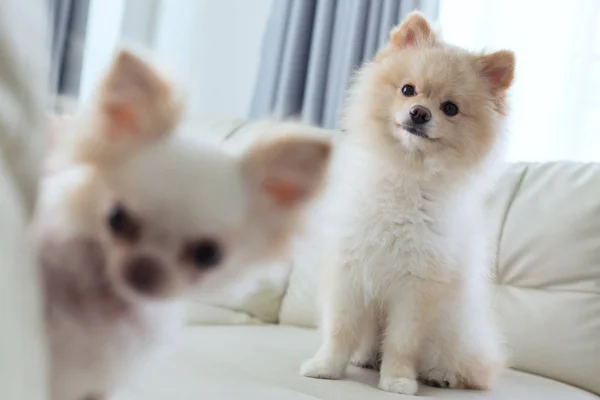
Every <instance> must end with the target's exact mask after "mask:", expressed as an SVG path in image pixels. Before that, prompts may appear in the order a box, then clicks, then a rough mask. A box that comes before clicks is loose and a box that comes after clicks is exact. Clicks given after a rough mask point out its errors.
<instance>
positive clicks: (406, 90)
mask: <svg viewBox="0 0 600 400" xmlns="http://www.w3.org/2000/svg"><path fill="white" fill-rule="evenodd" d="M402 94H403V95H405V96H406V97H411V96H414V95H415V87H414V86H413V85H404V86H402Z"/></svg>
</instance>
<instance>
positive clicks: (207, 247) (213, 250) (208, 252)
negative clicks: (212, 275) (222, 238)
mask: <svg viewBox="0 0 600 400" xmlns="http://www.w3.org/2000/svg"><path fill="white" fill-rule="evenodd" d="M187 253H188V257H189V258H190V259H191V261H192V262H193V263H194V265H196V267H198V268H199V269H208V268H212V267H216V266H217V265H219V264H220V263H221V261H222V260H223V251H222V250H221V246H220V245H219V243H217V242H216V241H214V240H211V239H204V240H201V241H199V242H197V243H195V244H193V245H190V246H189V248H188V251H187Z"/></svg>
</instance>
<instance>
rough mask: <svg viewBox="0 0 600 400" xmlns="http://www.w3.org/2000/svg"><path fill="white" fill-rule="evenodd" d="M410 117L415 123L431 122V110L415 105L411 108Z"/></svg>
mask: <svg viewBox="0 0 600 400" xmlns="http://www.w3.org/2000/svg"><path fill="white" fill-rule="evenodd" d="M410 119H412V121H413V122H414V123H415V124H418V125H421V124H424V123H426V122H429V120H430V119H431V112H430V111H429V110H428V109H426V108H425V107H423V106H414V107H413V108H411V109H410Z"/></svg>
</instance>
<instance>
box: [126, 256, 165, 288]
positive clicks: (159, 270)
mask: <svg viewBox="0 0 600 400" xmlns="http://www.w3.org/2000/svg"><path fill="white" fill-rule="evenodd" d="M125 280H126V281H127V283H129V285H131V287H132V288H133V289H135V290H136V291H138V292H140V293H142V294H146V295H152V294H154V293H156V292H157V291H158V290H159V288H160V286H161V284H162V281H163V280H164V270H163V267H162V265H161V264H160V263H159V262H158V261H156V260H155V259H154V258H151V257H148V256H137V257H135V258H133V259H132V260H130V261H129V262H128V263H127V265H126V266H125Z"/></svg>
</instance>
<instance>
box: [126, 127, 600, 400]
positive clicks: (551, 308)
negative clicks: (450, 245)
mask: <svg viewBox="0 0 600 400" xmlns="http://www.w3.org/2000/svg"><path fill="white" fill-rule="evenodd" d="M200 125H201V126H200V127H199V128H198V132H199V134H212V135H215V137H216V138H217V139H220V140H225V144H226V145H234V146H237V145H240V144H242V143H244V142H247V141H250V140H251V139H252V138H251V135H250V133H249V132H251V131H252V129H249V128H248V125H247V124H246V125H245V124H244V123H243V122H242V121H225V122H204V123H203V124H200ZM489 218H490V222H491V225H490V226H491V229H492V232H493V235H494V238H495V245H496V253H497V261H496V267H495V268H496V294H497V308H498V312H499V314H500V319H501V322H502V328H503V330H504V333H505V335H506V337H507V339H508V344H509V347H510V349H511V353H512V366H513V369H511V370H507V371H506V372H505V373H504V374H503V376H502V377H501V379H500V381H499V382H498V385H497V387H496V388H495V389H494V390H492V391H490V392H475V391H458V390H443V389H434V388H429V387H426V386H422V387H421V389H420V391H419V393H418V394H419V395H420V396H423V397H425V398H434V399H435V398H440V399H496V400H553V399H555V400H591V399H600V165H597V164H587V165H583V164H574V163H550V164H517V165H512V166H510V167H509V168H508V170H507V172H506V173H505V175H504V177H503V179H502V180H501V182H500V184H499V186H498V188H497V190H496V192H495V193H494V195H493V196H492V197H491V198H490V201H489ZM314 256H315V255H314V254H312V253H311V248H310V246H309V245H304V246H303V245H302V242H301V241H300V242H299V244H298V245H297V246H296V248H295V252H294V255H293V257H290V260H289V261H282V262H279V263H273V264H271V265H265V266H263V267H262V268H254V269H253V270H252V273H251V274H249V275H248V276H247V277H246V279H245V281H243V282H240V284H238V285H237V287H236V288H234V290H229V291H224V292H221V293H220V294H217V295H216V297H213V298H212V299H211V301H212V302H213V304H220V306H214V305H213V306H208V305H206V304H205V303H204V302H202V301H200V298H201V297H202V295H203V294H200V293H199V294H198V298H197V299H194V300H193V301H192V305H191V310H190V323H189V326H187V327H186V328H185V332H184V335H183V338H182V341H181V343H180V345H179V348H178V351H177V352H176V353H175V354H174V356H173V357H172V358H170V359H169V361H168V362H166V363H164V364H163V365H160V366H158V368H156V369H155V370H154V372H153V373H152V374H151V375H150V376H146V377H145V378H144V379H142V380H140V381H139V382H136V383H135V384H134V385H132V387H131V388H129V389H128V390H127V391H126V393H124V394H123V395H122V396H121V397H119V400H135V399H144V400H155V399H156V400H158V399H161V400H162V399H177V400H187V399H190V400H191V399H194V400H196V399H260V400H267V399H274V400H275V399H276V400H296V399H298V400H300V399H302V400H305V399H306V400H307V399H329V400H334V399H336V400H337V399H339V400H353V399H356V400H359V399H361V400H362V399H370V400H377V399H399V398H404V397H403V396H401V395H397V394H390V393H385V392H382V391H380V390H378V389H377V388H376V384H377V379H378V377H377V373H376V372H374V371H371V370H365V369H358V368H355V367H350V368H349V369H348V374H347V378H346V379H345V380H341V381H327V380H315V379H309V378H305V377H302V376H300V375H299V374H298V368H299V366H300V364H301V362H302V361H303V360H305V359H307V358H308V357H310V356H311V355H312V354H313V353H314V351H315V350H316V349H317V346H318V344H319V334H318V332H317V331H316V330H315V322H316V320H317V315H316V311H315V298H316V287H317V283H316V282H317V277H318V273H319V271H318V269H319V266H318V265H317V263H315V262H314ZM204 301H206V300H204Z"/></svg>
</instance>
